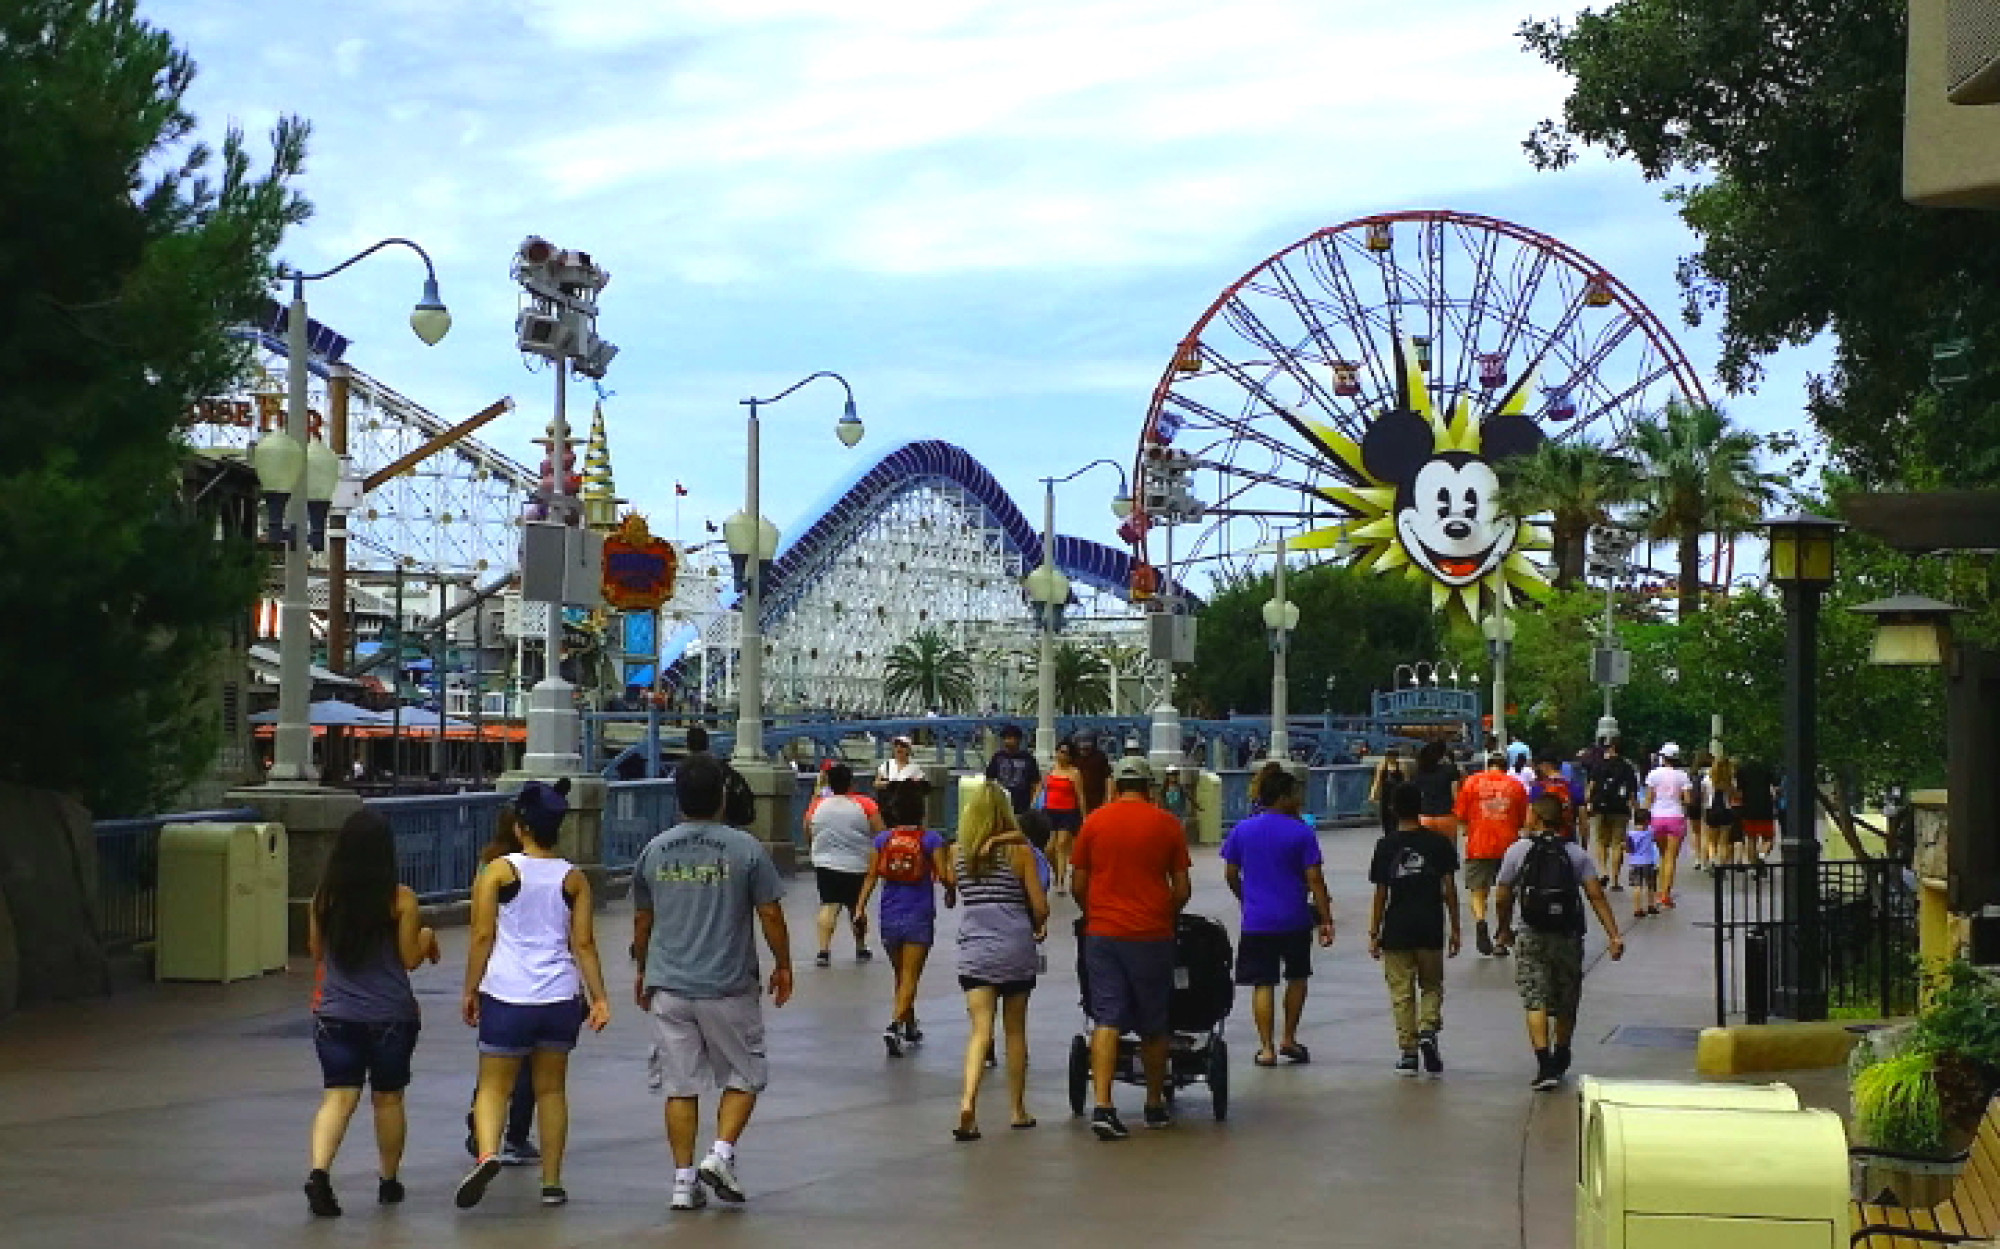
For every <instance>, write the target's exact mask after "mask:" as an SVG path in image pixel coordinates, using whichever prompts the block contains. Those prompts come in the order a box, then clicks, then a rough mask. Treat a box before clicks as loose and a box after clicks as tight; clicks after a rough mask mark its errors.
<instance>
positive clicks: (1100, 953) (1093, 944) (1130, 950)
mask: <svg viewBox="0 0 2000 1249" xmlns="http://www.w3.org/2000/svg"><path fill="white" fill-rule="evenodd" d="M1083 966H1084V973H1085V976H1084V978H1085V979H1086V980H1087V981H1088V982H1089V985H1088V991H1087V995H1086V998H1085V1001H1084V1009H1085V1013H1087V1014H1088V1015H1089V1016H1090V1020H1091V1022H1092V1023H1094V1024H1096V1025H1097V1026H1098V1027H1100V1028H1116V1029H1118V1030H1119V1031H1120V1032H1134V1033H1137V1034H1138V1035H1139V1036H1140V1037H1142V1038H1146V1037H1161V1036H1166V1035H1167V1034H1168V1033H1169V1032H1170V1031H1172V1028H1171V1026H1170V1024H1169V1020H1170V1019H1171V1017H1172V1015H1171V1012H1172V1009H1173V1000H1174V943H1173V942H1172V941H1171V940H1167V941H1125V940H1120V939H1119V938H1117V937H1097V936H1086V937H1084V939H1083Z"/></svg>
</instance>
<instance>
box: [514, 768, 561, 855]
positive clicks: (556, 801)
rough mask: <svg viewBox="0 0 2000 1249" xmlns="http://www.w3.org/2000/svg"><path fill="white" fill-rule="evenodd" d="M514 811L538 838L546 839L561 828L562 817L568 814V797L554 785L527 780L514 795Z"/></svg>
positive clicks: (552, 836) (550, 837)
mask: <svg viewBox="0 0 2000 1249" xmlns="http://www.w3.org/2000/svg"><path fill="white" fill-rule="evenodd" d="M514 813H515V814H516V815H518V816H519V817H520V819H521V822H522V823H524V824H526V825H527V826H528V827H529V828H531V829H533V830H534V832H535V836H536V838H537V839H538V840H543V841H547V840H549V839H552V838H554V837H555V835H556V833H557V831H558V830H559V829H561V828H562V822H563V817H564V816H565V815H568V814H569V799H567V798H565V797H564V796H563V791H562V789H560V788H558V787H556V786H554V785H544V784H543V783H542V782H540V781H529V782H528V783H527V784H525V785H523V786H521V789H520V792H518V793H516V794H515V795H514Z"/></svg>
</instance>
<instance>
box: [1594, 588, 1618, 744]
mask: <svg viewBox="0 0 2000 1249" xmlns="http://www.w3.org/2000/svg"><path fill="white" fill-rule="evenodd" d="M1617 589H1618V572H1617V570H1616V569H1613V568H1607V569H1605V572H1604V649H1605V651H1606V653H1609V652H1610V651H1612V650H1614V649H1616V647H1617V634H1616V629H1617V625H1615V624H1613V623H1612V619H1611V606H1612V595H1613V594H1614V593H1615V592H1616V591H1617ZM1604 675H1605V676H1607V677H1608V676H1610V675H1611V674H1610V673H1609V672H1606V673H1605V674H1604ZM1615 688H1616V687H1615V686H1613V685H1612V684H1611V682H1609V681H1606V682H1605V683H1604V715H1603V716H1602V717H1601V718H1600V719H1599V720H1598V721H1597V740H1598V741H1599V742H1608V741H1610V740H1611V739H1612V738H1614V737H1616V736H1618V717H1617V716H1615V715H1613V714H1612V713H1611V695H1612V693H1613V691H1614V690H1615Z"/></svg>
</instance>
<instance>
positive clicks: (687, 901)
mask: <svg viewBox="0 0 2000 1249" xmlns="http://www.w3.org/2000/svg"><path fill="white" fill-rule="evenodd" d="M726 777H727V773H726V772H725V771H724V767H723V765H722V764H721V763H720V762H719V761H717V760H715V759H712V758H709V757H707V756H705V755H704V756H691V757H690V758H688V759H687V760H686V761H685V762H683V763H682V764H681V767H680V771H679V773H678V774H677V776H676V784H675V788H676V790H677V796H678V798H679V799H680V807H681V812H682V814H683V815H685V816H686V817H687V821H686V822H685V823H682V824H678V825H676V826H674V827H673V828H670V829H668V830H667V831H666V832H663V833H661V834H660V835H659V836H657V837H655V838H653V840H652V841H651V842H650V843H648V845H647V846H646V848H645V849H644V850H642V851H640V852H639V861H638V862H637V863H636V864H634V865H633V868H632V909H633V916H632V938H633V947H634V949H635V951H636V952H637V954H638V957H639V974H638V984H637V986H636V989H637V995H638V1001H639V1005H640V1006H641V1007H643V1008H645V1009H646V1010H647V1011H648V1012H649V1013H650V1014H651V1015H652V1022H653V1043H654V1048H655V1051H656V1053H657V1054H658V1059H659V1074H660V1078H661V1084H662V1087H663V1088H664V1090H665V1092H666V1095H667V1143H668V1145H669V1146H670V1147H671V1148H672V1151H673V1155H674V1188H673V1200H672V1203H671V1204H672V1207H673V1208H674V1209H676V1210H694V1209H698V1208H699V1207H701V1206H702V1205H705V1204H706V1203H707V1200H708V1196H707V1193H706V1192H705V1191H704V1190H703V1188H702V1185H703V1184H704V1183H706V1184H707V1185H708V1187H709V1188H712V1189H714V1190H715V1193H716V1195H717V1196H718V1197H720V1198H722V1199H723V1200H724V1201H732V1202H736V1201H742V1200H743V1189H742V1186H741V1185H740V1184H739V1183H738V1181H737V1178H736V1141H737V1139H738V1138H739V1137H740V1136H741V1135H742V1133H743V1129H744V1127H745V1126H746V1125H748V1123H749V1122H750V1112H751V1111H752V1110H754V1109H755V1108H756V1105H757V1095H758V1094H759V1093H761V1092H762V1091H763V1090H764V1086H765V1083H766V1082H767V1080H768V1078H769V1070H768V1067H767V1064H766V1062H765V1056H764V1016H763V1006H762V1002H761V1000H760V999H761V993H760V987H761V986H760V983H759V977H758V971H757V951H756V946H755V941H754V934H753V932H752V924H753V918H754V922H755V924H756V926H758V927H761V928H762V930H763V935H764V943H765V944H766V945H767V946H768V947H770V951H771V961H772V967H771V979H770V993H771V1000H772V1004H773V1005H776V1006H783V1005H784V1004H785V1003H786V1002H787V1001H789V1000H790V999H791V996H792V950H791V935H790V933H789V931H788V930H787V929H786V927H785V912H784V908H783V907H782V906H781V905H780V901H779V899H780V897H781V896H782V894H783V887H782V886H781V885H780V884H779V881H778V871H777V868H776V867H774V866H773V865H772V863H771V856H770V855H769V854H767V853H765V850H764V847H763V844H762V843H761V842H759V841H758V840H757V839H756V838H755V837H752V836H751V835H750V834H748V833H746V832H743V831H742V830H740V829H735V828H731V827H729V826H728V825H726V824H723V823H721V818H722V809H723V803H724V795H725V794H726V792H727V781H726ZM712 1085H719V1086H721V1088H722V1102H721V1105H720V1106H719V1107H718V1108H717V1110H716V1130H715V1146H714V1148H713V1149H711V1150H710V1151H709V1154H708V1156H707V1157H706V1158H704V1159H702V1162H701V1165H700V1166H699V1167H696V1166H695V1162H694V1148H695V1138H696V1135H697V1133H698V1132H699V1130H700V1121H701V1102H700V1096H701V1093H702V1092H703V1090H704V1089H706V1088H708V1087H711V1086H712Z"/></svg>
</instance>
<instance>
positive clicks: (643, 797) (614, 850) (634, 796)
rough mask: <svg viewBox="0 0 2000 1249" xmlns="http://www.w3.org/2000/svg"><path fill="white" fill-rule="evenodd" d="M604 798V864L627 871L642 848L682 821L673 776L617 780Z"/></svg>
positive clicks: (635, 860) (616, 869)
mask: <svg viewBox="0 0 2000 1249" xmlns="http://www.w3.org/2000/svg"><path fill="white" fill-rule="evenodd" d="M609 788H610V793H609V794H608V795H607V796H606V797H605V800H604V866H606V867H608V868H611V869H612V870H614V871H625V870H627V869H629V868H630V867H631V866H632V864H633V863H635V862H637V861H638V858H639V852H640V851H641V850H644V849H645V848H646V843H647V842H649V841H651V840H652V839H653V838H654V837H656V836H658V835H659V834H660V833H661V832H663V831H665V830H666V829H669V828H672V827H673V826H674V825H675V824H678V823H679V822H680V818H681V807H680V800H679V798H678V796H677V795H676V793H675V790H674V783H673V781H672V780H657V781H614V782H613V783H612V784H611V785H610V787H609Z"/></svg>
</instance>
